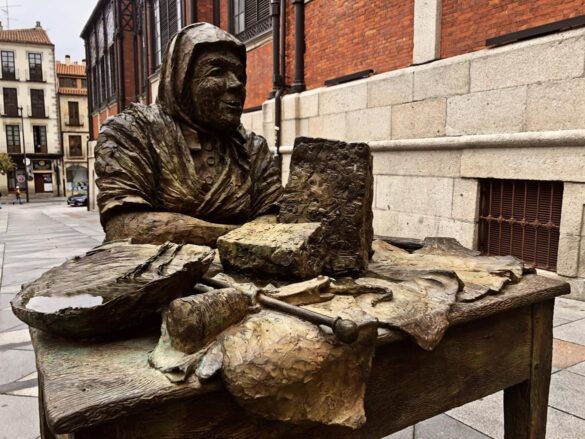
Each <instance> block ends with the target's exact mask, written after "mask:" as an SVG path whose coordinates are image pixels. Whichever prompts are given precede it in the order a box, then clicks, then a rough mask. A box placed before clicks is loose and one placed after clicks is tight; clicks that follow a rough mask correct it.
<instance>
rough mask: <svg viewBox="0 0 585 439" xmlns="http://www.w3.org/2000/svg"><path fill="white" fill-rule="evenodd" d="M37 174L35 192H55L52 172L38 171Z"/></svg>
mask: <svg viewBox="0 0 585 439" xmlns="http://www.w3.org/2000/svg"><path fill="white" fill-rule="evenodd" d="M34 175H35V193H37V194H42V193H46V192H53V175H52V174H50V173H37V174H34Z"/></svg>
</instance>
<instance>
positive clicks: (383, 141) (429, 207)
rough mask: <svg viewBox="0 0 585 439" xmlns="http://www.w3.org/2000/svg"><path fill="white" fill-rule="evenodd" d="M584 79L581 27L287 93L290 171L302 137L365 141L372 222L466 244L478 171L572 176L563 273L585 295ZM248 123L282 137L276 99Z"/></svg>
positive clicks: (381, 228)
mask: <svg viewBox="0 0 585 439" xmlns="http://www.w3.org/2000/svg"><path fill="white" fill-rule="evenodd" d="M584 86H585V30H584V29H580V30H573V31H567V32H564V33H560V34H555V35H550V36H546V37H541V38H537V39H534V40H530V41H525V42H521V43H516V44H511V45H508V46H504V47H500V48H496V49H485V50H481V51H477V52H473V53H469V54H465V55H460V56H456V57H452V58H449V59H446V60H440V61H435V62H432V63H429V64H425V65H421V66H411V67H408V68H404V69H400V70H395V71H392V72H388V73H383V74H380V75H375V76H373V77H370V78H367V79H363V80H359V81H355V82H351V83H347V84H343V85H339V86H335V87H327V88H325V87H323V88H319V89H313V90H310V91H307V92H304V93H300V94H292V95H288V96H285V97H284V98H283V101H282V105H283V108H282V115H283V121H282V125H281V131H282V144H283V147H282V151H283V153H284V161H283V164H284V166H283V178H284V179H286V178H287V177H288V171H287V169H288V154H290V150H291V145H292V144H293V142H294V139H295V137H297V136H311V137H325V138H333V139H340V140H345V141H367V142H369V143H370V146H371V148H372V151H373V153H374V173H375V199H374V232H375V233H376V234H378V235H387V236H400V237H414V238H423V237H425V236H452V237H455V238H456V239H458V240H459V241H461V243H462V244H464V245H466V246H469V247H475V246H477V229H478V227H477V216H478V199H479V182H480V179H483V178H503V179H505V178H512V179H529V180H556V181H563V182H564V184H565V192H564V199H563V210H562V224H561V240H560V248H559V263H558V274H560V275H563V276H566V277H567V278H570V279H574V281H573V284H574V287H575V288H574V291H575V292H576V294H581V295H582V297H584V298H585V287H583V285H585V241H583V236H584V235H585V224H584V222H583V217H584V216H583V209H584V206H585V111H584V110H585V108H584V107H585V87H584ZM243 121H244V124H245V125H246V126H247V127H249V128H251V129H252V130H254V131H256V132H258V133H260V134H263V135H264V136H265V137H266V138H267V140H268V142H269V144H270V145H273V144H274V101H273V100H270V101H266V102H264V104H263V108H262V110H261V111H257V112H254V113H248V114H246V115H245V116H244V118H243ZM579 291H580V293H579Z"/></svg>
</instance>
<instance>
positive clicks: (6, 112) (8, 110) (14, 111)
mask: <svg viewBox="0 0 585 439" xmlns="http://www.w3.org/2000/svg"><path fill="white" fill-rule="evenodd" d="M0 114H2V117H20V114H18V107H15V106H13V105H5V106H4V108H3V109H2V111H1V112H0Z"/></svg>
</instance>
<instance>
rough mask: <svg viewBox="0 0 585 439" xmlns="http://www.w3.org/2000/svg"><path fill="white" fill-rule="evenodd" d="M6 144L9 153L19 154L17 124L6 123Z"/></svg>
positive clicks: (18, 130)
mask: <svg viewBox="0 0 585 439" xmlns="http://www.w3.org/2000/svg"><path fill="white" fill-rule="evenodd" d="M6 145H7V147H8V148H7V149H8V153H9V154H20V126H19V125H6Z"/></svg>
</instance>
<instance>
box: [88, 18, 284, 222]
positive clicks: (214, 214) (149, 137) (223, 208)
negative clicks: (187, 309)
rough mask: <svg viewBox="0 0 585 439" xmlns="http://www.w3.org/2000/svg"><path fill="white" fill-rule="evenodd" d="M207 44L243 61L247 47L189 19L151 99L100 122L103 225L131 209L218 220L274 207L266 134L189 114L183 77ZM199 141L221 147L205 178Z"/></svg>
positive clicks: (276, 190)
mask: <svg viewBox="0 0 585 439" xmlns="http://www.w3.org/2000/svg"><path fill="white" fill-rule="evenodd" d="M211 47H218V48H219V47H225V48H228V50H232V51H233V53H234V54H236V56H237V57H238V58H239V59H240V60H241V62H242V64H243V65H244V66H245V65H246V48H245V46H244V45H243V44H242V43H241V42H240V41H239V40H237V39H236V38H235V37H233V36H231V35H230V34H228V33H227V32H224V31H223V30H221V29H219V28H217V27H215V26H213V25H211V24H208V23H196V24H192V25H190V26H187V27H185V28H183V29H182V30H181V31H180V32H179V33H178V34H177V35H176V36H175V37H174V38H173V39H172V40H171V42H170V43H169V46H168V49H167V52H166V55H165V57H164V61H163V65H162V69H161V81H160V85H159V93H158V98H157V104H156V105H150V106H146V105H142V104H132V105H130V106H128V107H127V108H126V109H125V110H124V111H123V112H122V113H120V114H118V115H117V116H115V117H113V118H110V119H109V120H108V121H107V122H106V123H104V125H103V126H102V128H101V131H100V136H99V138H98V143H97V146H96V149H95V154H96V165H95V168H96V173H97V175H98V177H99V178H98V179H97V185H98V187H99V189H100V191H99V194H98V205H99V207H100V217H101V221H102V224H104V225H105V224H106V223H107V221H108V220H109V218H110V217H112V216H113V215H114V214H116V213H118V212H124V211H127V212H133V211H136V210H155V211H163V212H164V211H166V212H177V213H183V214H186V215H190V216H193V217H196V218H199V219H203V220H206V221H211V222H224V223H240V222H245V221H247V220H249V219H251V218H255V217H257V216H258V215H262V214H264V213H266V212H269V211H272V210H273V208H274V205H275V203H276V202H277V201H278V198H279V197H280V193H281V192H282V185H281V182H280V171H279V170H278V168H276V167H275V166H274V163H273V160H272V154H271V152H270V150H269V148H268V145H267V144H266V141H265V140H264V139H263V138H262V137H260V136H256V135H255V134H254V133H252V132H247V131H246V130H244V128H243V127H242V125H240V126H239V127H237V128H234V129H233V130H227V131H222V132H213V131H212V130H211V129H209V127H205V126H200V124H199V121H197V120H194V119H193V115H194V111H193V105H194V102H193V97H192V94H191V88H192V87H191V84H190V83H189V81H191V80H192V77H193V69H194V65H195V63H196V62H197V60H198V59H199V55H201V54H202V53H203V52H204V51H206V50H209V49H210V48H211ZM203 144H205V146H206V147H211V148H212V150H213V148H216V149H215V150H217V151H221V154H223V155H222V156H221V159H220V160H219V161H218V163H216V164H215V165H214V166H215V168H214V169H217V170H218V171H217V173H216V175H215V177H214V179H213V180H212V181H211V182H209V183H208V182H207V181H206V175H205V169H203V168H202V166H200V165H202V164H203V162H202V159H201V158H200V157H201V156H200V153H201V151H202V146H203ZM206 151H209V149H206ZM200 168H201V169H200Z"/></svg>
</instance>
